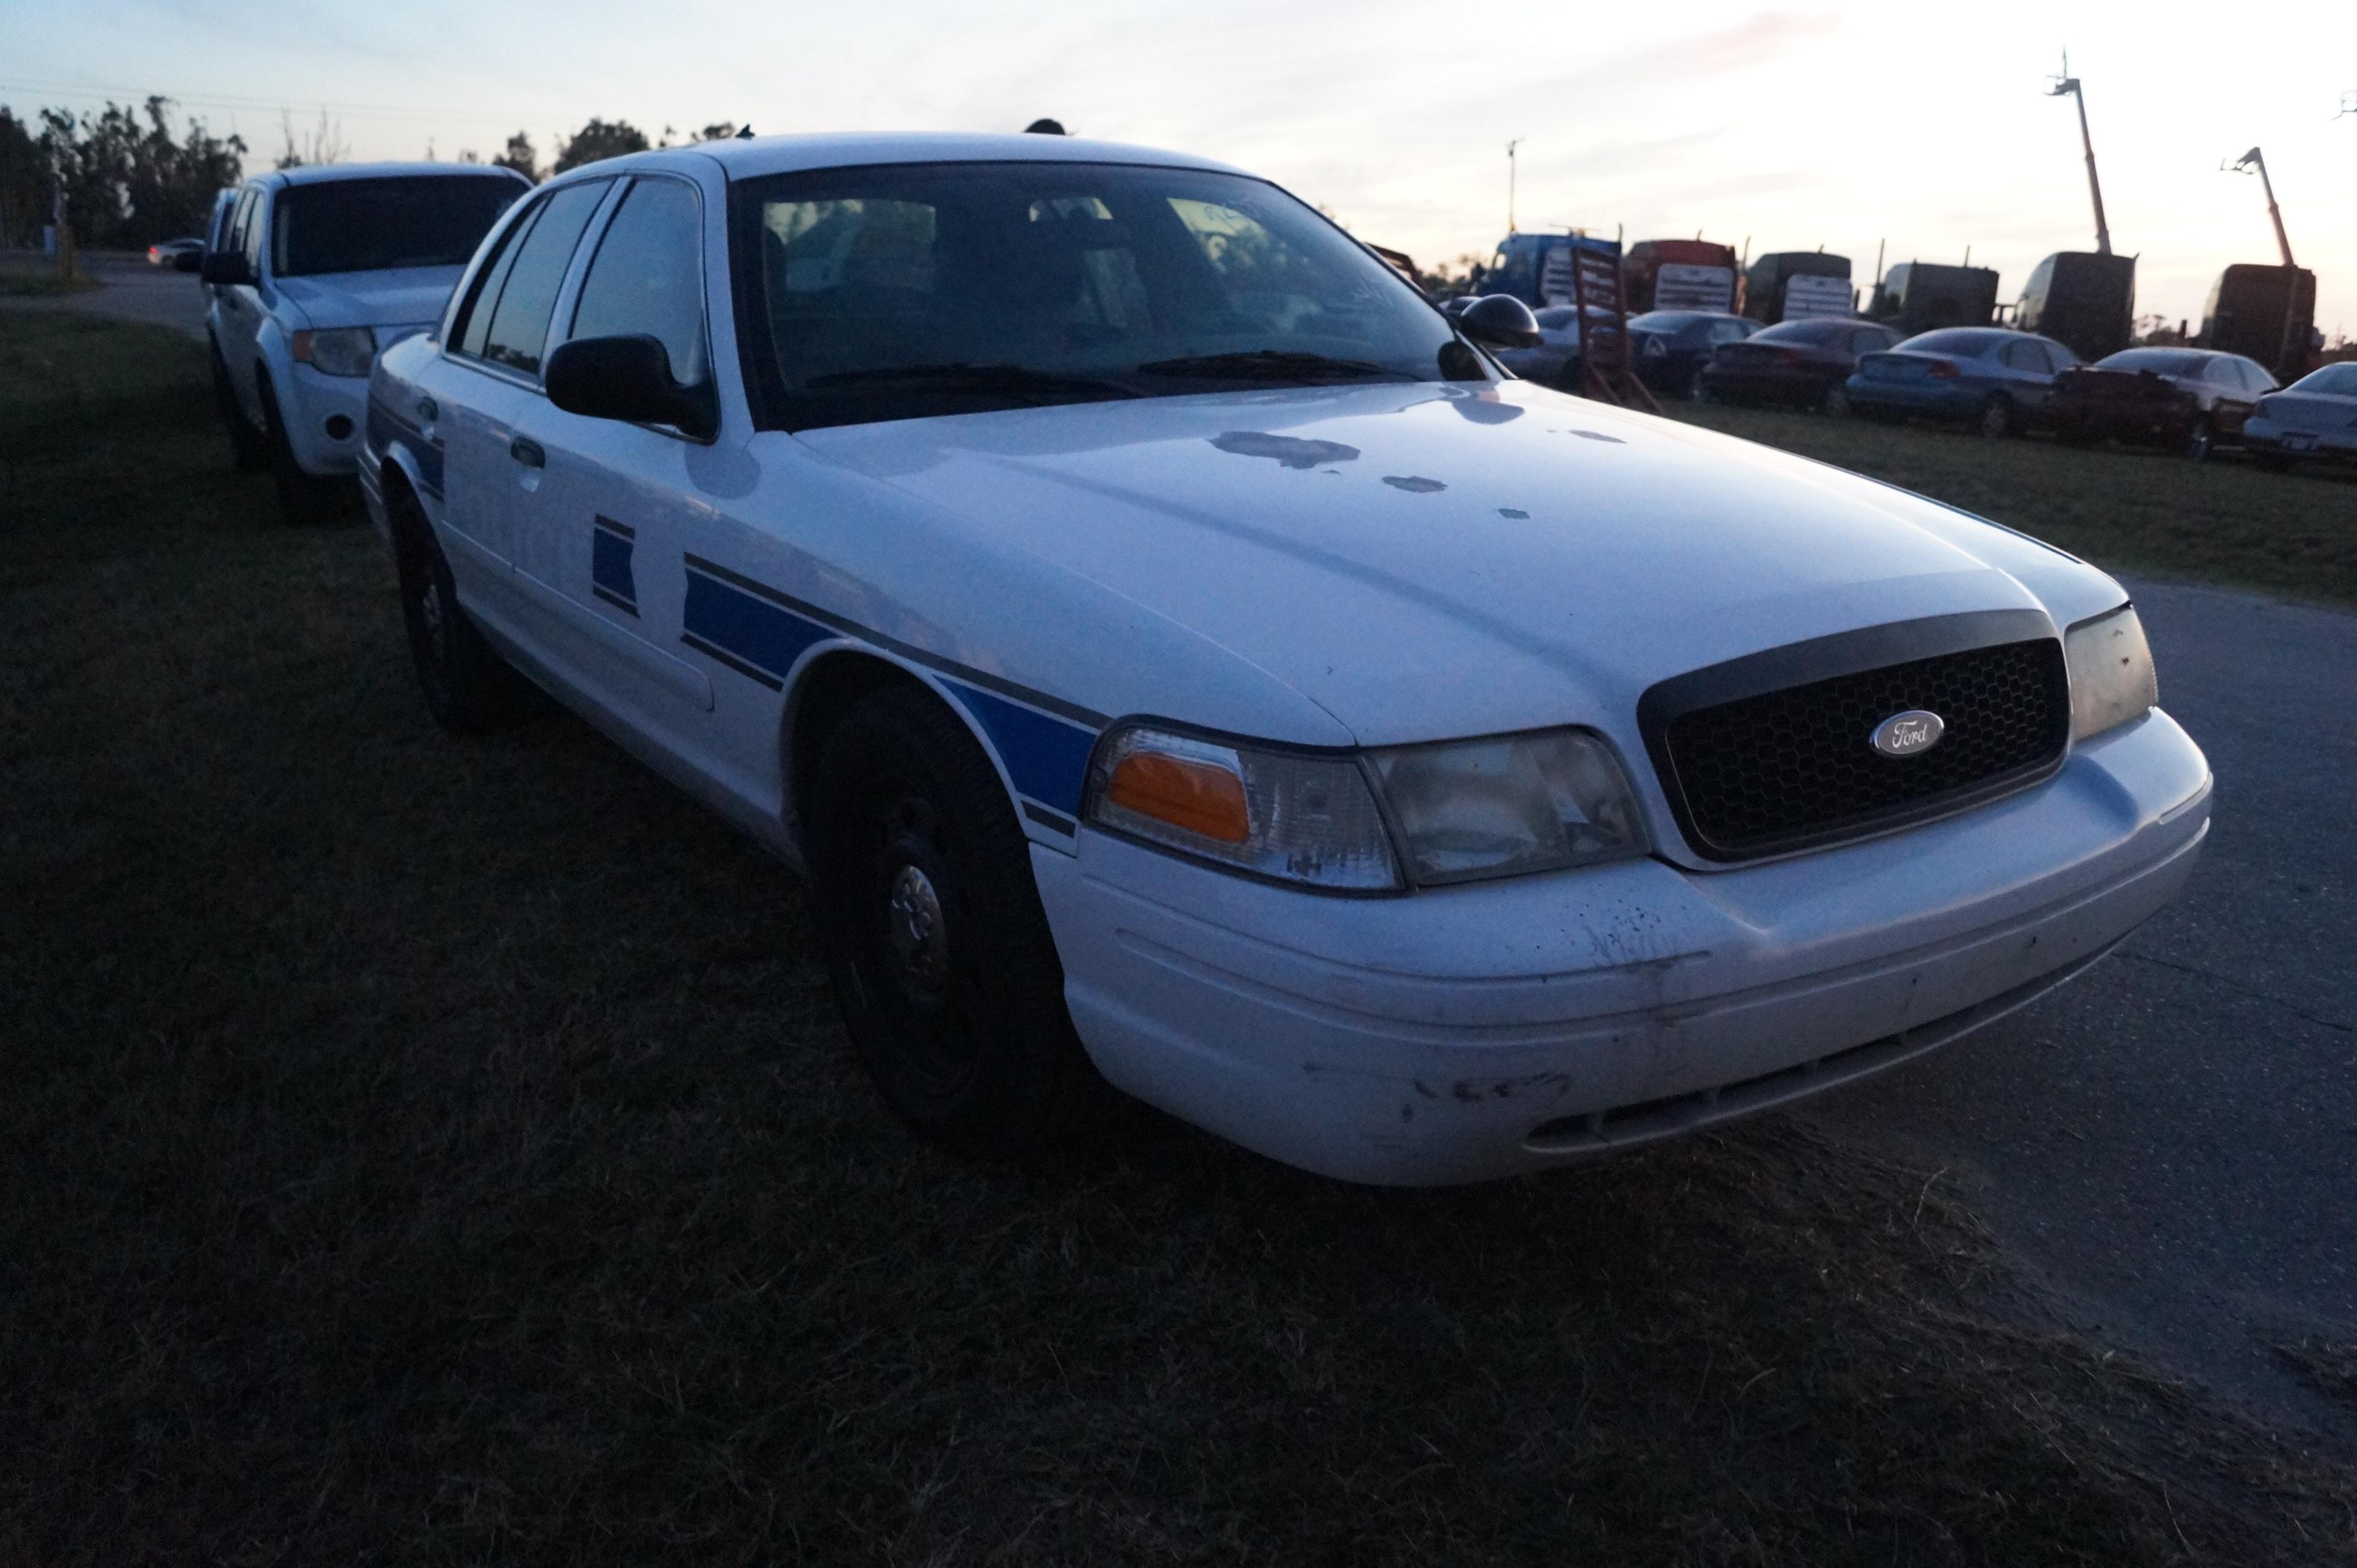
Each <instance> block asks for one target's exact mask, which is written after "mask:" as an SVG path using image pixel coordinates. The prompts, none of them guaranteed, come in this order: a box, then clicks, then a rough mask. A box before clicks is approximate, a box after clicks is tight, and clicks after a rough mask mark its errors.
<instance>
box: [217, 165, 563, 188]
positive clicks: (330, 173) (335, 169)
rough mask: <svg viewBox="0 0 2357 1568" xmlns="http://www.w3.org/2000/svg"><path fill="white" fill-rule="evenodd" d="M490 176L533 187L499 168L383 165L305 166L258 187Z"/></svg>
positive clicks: (264, 180)
mask: <svg viewBox="0 0 2357 1568" xmlns="http://www.w3.org/2000/svg"><path fill="white" fill-rule="evenodd" d="M437 174H448V175H471V176H476V177H480V176H483V175H491V176H494V177H501V176H503V177H507V178H510V179H513V180H516V181H518V182H519V183H522V184H529V183H531V182H530V181H528V180H525V179H524V177H523V176H522V175H520V174H518V173H516V171H515V170H513V169H511V168H505V167H502V166H500V165H498V164H444V163H423V162H420V163H382V164H305V165H303V166H301V167H299V168H284V169H273V170H272V171H271V172H270V173H268V174H265V175H263V176H262V177H260V178H259V180H258V181H256V183H258V184H263V185H267V186H269V187H271V188H273V189H277V188H284V187H286V186H296V185H326V184H328V183H329V182H331V181H334V180H340V179H388V178H407V177H415V176H418V175H429V176H430V175H437Z"/></svg>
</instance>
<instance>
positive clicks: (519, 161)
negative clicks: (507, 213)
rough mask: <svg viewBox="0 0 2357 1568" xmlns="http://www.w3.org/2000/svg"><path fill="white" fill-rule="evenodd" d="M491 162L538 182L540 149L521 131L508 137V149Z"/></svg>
mask: <svg viewBox="0 0 2357 1568" xmlns="http://www.w3.org/2000/svg"><path fill="white" fill-rule="evenodd" d="M590 124H593V125H594V124H597V122H596V121H594V120H593V121H591V122H590ZM585 161H586V160H585ZM491 162H492V163H493V164H495V165H497V166H499V167H500V168H511V169H513V170H515V171H516V173H518V174H520V175H522V176H523V177H524V178H526V179H528V180H531V181H533V183H534V184H538V183H539V180H540V149H539V148H537V147H535V146H533V145H532V138H531V137H530V136H528V135H526V134H524V133H523V132H522V131H518V132H517V133H516V134H514V135H512V136H510V137H509V138H508V150H507V151H506V152H503V153H501V154H500V156H498V157H495V158H493V159H492V160H491ZM557 167H559V168H564V167H565V165H563V164H559V165H557Z"/></svg>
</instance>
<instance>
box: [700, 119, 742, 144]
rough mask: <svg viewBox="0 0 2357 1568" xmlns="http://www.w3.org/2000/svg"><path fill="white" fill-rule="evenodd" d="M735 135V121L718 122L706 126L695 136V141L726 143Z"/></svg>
mask: <svg viewBox="0 0 2357 1568" xmlns="http://www.w3.org/2000/svg"><path fill="white" fill-rule="evenodd" d="M736 134H737V122H736V121H734V120H719V121H716V122H714V123H713V124H709V125H706V126H705V128H704V129H703V130H701V131H698V132H697V133H696V134H695V139H696V140H697V141H699V142H726V141H728V140H730V139H732V138H733V137H734V136H735V135H736Z"/></svg>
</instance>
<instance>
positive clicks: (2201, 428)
mask: <svg viewBox="0 0 2357 1568" xmlns="http://www.w3.org/2000/svg"><path fill="white" fill-rule="evenodd" d="M2217 445H2218V427H2217V426H2216V425H2215V424H2212V423H2211V420H2210V416H2209V415H2208V414H2206V413H2205V414H2203V415H2202V416H2201V418H2199V419H2197V420H2195V421H2194V422H2193V429H2192V431H2191V433H2190V434H2189V435H2187V436H2186V437H2185V456H2186V457H2187V459H2188V460H2190V461H2191V462H2195V463H2207V462H2208V461H2209V460H2210V456H2211V454H2212V452H2213V451H2215V450H2216V448H2217Z"/></svg>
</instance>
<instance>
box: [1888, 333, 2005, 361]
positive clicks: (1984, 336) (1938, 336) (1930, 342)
mask: <svg viewBox="0 0 2357 1568" xmlns="http://www.w3.org/2000/svg"><path fill="white" fill-rule="evenodd" d="M2017 336H2018V334H2015V333H2011V332H1992V331H1990V330H1988V329H1987V328H1975V327H1945V328H1941V329H1940V330H1939V331H1937V332H1926V333H1923V334H1921V336H1919V337H1914V338H1909V339H1907V341H1905V342H1904V343H1901V344H1900V345H1899V346H1900V348H1901V349H1906V350H1907V351H1908V352H1909V353H1910V354H1956V355H1960V356H1962V357H1963V358H1964V359H1967V360H1971V359H1976V358H1978V357H1979V356H1980V355H1983V354H1986V353H1987V352H1988V351H1989V350H1990V349H1994V348H1996V346H1997V345H1998V344H1999V343H2009V342H2011V341H2013V339H2014V338H2016V337H2017Z"/></svg>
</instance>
